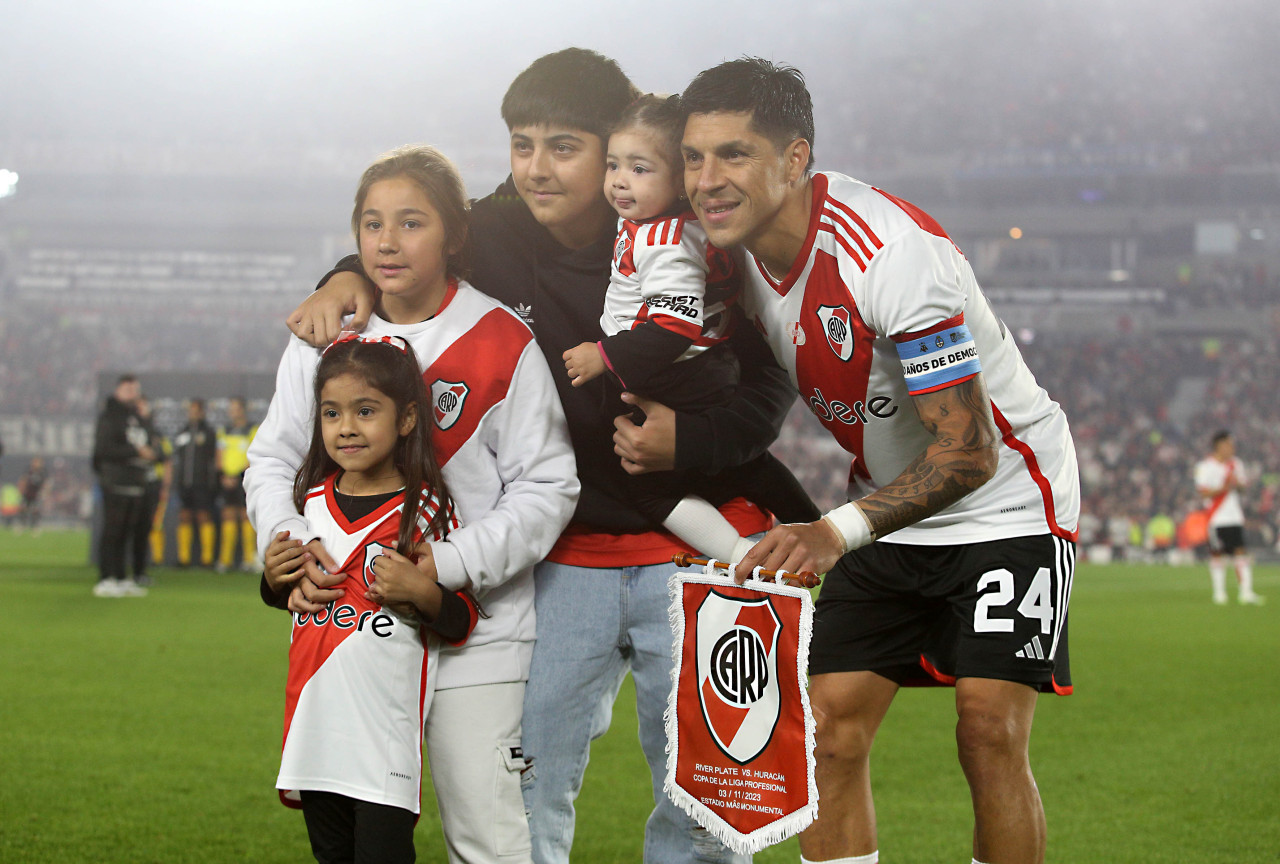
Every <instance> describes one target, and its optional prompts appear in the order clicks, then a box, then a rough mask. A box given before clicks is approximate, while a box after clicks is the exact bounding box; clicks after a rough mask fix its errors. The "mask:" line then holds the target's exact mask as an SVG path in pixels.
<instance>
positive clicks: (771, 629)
mask: <svg viewBox="0 0 1280 864" xmlns="http://www.w3.org/2000/svg"><path fill="white" fill-rule="evenodd" d="M697 617H698V623H697V627H696V632H697V639H698V648H697V664H698V668H697V676H698V699H699V701H700V702H701V703H702V716H703V718H705V719H706V721H707V729H709V730H710V732H711V735H712V737H713V738H714V739H715V742H716V744H717V746H719V748H720V749H721V750H722V751H723V752H724V754H725V755H726V756H728V757H729V758H730V759H732V760H733V761H735V762H737V763H739V764H742V763H745V762H750V761H751V760H752V759H754V758H756V757H757V756H759V755H760V752H761V751H762V750H764V748H765V747H766V746H768V744H769V741H770V739H771V738H772V737H773V730H774V728H775V727H776V726H777V725H778V710H779V703H780V699H779V696H778V650H777V649H778V631H779V630H780V629H781V628H782V622H781V621H779V620H778V613H777V612H775V611H774V609H773V605H772V604H771V603H770V602H769V600H768V599H764V598H761V599H757V600H748V599H746V598H743V597H729V596H726V595H725V594H722V593H720V592H718V591H715V590H712V591H711V592H709V593H708V594H707V596H706V598H705V599H703V601H702V604H701V605H700V606H699V607H698V613H697Z"/></svg>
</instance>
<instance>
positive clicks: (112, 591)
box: [93, 579, 124, 597]
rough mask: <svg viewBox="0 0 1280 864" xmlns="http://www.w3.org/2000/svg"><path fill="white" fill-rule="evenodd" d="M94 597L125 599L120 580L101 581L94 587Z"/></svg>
mask: <svg viewBox="0 0 1280 864" xmlns="http://www.w3.org/2000/svg"><path fill="white" fill-rule="evenodd" d="M93 596H94V597H123V596H124V593H123V592H122V590H121V581H120V580H119V579H99V580H98V582H97V584H95V585H94V586H93Z"/></svg>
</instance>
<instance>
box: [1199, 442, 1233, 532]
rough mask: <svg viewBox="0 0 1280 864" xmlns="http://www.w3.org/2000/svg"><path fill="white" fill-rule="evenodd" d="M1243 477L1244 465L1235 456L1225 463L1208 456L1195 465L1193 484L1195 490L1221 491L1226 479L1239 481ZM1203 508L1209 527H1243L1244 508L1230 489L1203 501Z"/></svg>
mask: <svg viewBox="0 0 1280 864" xmlns="http://www.w3.org/2000/svg"><path fill="white" fill-rule="evenodd" d="M1243 477H1244V463H1243V462H1241V461H1240V459H1239V458H1238V457H1236V456H1232V457H1231V458H1230V459H1228V460H1227V461H1226V462H1222V461H1219V460H1218V459H1215V458H1214V457H1212V456H1210V457H1209V458H1208V459H1202V460H1200V461H1199V462H1197V463H1196V470H1195V484H1196V488H1197V489H1223V488H1224V487H1225V486H1226V485H1227V479H1228V478H1232V479H1235V480H1241V479H1242V478H1243ZM1204 506H1205V508H1206V509H1207V510H1209V511H1210V513H1209V527H1210V528H1217V527H1218V526H1220V525H1243V524H1244V508H1243V507H1241V506H1240V494H1239V493H1238V492H1236V490H1235V489H1232V490H1230V491H1228V492H1226V493H1225V494H1223V493H1222V492H1218V493H1217V494H1215V495H1209V496H1207V497H1206V498H1205V499H1204Z"/></svg>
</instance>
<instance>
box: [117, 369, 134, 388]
mask: <svg viewBox="0 0 1280 864" xmlns="http://www.w3.org/2000/svg"><path fill="white" fill-rule="evenodd" d="M137 383H138V376H137V375H134V374H133V373H132V372H126V373H124V374H123V375H121V376H120V377H119V378H117V379H116V386H117V387H119V386H120V385H121V384H137Z"/></svg>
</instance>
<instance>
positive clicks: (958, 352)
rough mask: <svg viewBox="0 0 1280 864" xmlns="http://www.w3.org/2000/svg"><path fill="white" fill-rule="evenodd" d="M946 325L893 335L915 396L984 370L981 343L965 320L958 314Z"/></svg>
mask: <svg viewBox="0 0 1280 864" xmlns="http://www.w3.org/2000/svg"><path fill="white" fill-rule="evenodd" d="M944 324H945V326H943V327H942V328H940V329H938V330H936V331H934V332H929V333H924V334H919V335H910V334H904V335H902V336H894V337H893V341H894V342H895V343H897V348H898V360H899V361H901V363H902V375H903V377H904V378H905V379H906V381H907V391H908V392H909V393H910V394H911V395H912V396H919V395H920V394H922V393H931V392H933V391H934V390H941V389H942V388H944V387H950V386H951V385H953V384H958V383H959V382H961V381H964V380H966V379H968V378H972V377H973V376H974V375H977V374H978V373H979V372H981V371H982V362H981V361H980V360H979V359H978V346H977V345H976V344H974V341H973V334H972V333H970V332H969V328H968V327H967V326H965V324H964V319H963V318H962V317H957V318H953V319H951V320H950V321H948V322H944Z"/></svg>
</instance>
